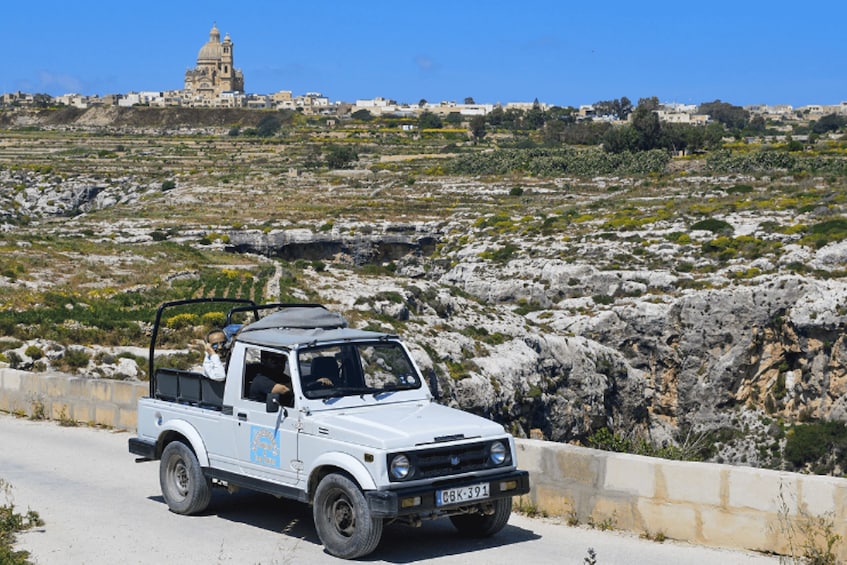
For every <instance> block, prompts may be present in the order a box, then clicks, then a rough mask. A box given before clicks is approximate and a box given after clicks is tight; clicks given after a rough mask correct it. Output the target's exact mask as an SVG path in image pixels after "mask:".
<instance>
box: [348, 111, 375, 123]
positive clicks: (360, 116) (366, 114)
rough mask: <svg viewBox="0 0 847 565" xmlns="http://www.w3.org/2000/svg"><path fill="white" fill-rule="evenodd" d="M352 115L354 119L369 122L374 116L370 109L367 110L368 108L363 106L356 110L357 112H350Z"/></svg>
mask: <svg viewBox="0 0 847 565" xmlns="http://www.w3.org/2000/svg"><path fill="white" fill-rule="evenodd" d="M350 117H351V118H353V119H354V120H361V121H363V122H369V121H371V119H372V118H373V115H372V114H371V112H370V110H366V109H364V108H362V109H361V110H356V111H355V112H353V113H352V114H350Z"/></svg>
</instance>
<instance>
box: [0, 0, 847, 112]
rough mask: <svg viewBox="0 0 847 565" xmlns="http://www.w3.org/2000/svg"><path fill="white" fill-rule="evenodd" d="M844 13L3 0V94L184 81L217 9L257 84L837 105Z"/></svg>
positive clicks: (812, 6)
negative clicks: (33, 0)
mask: <svg viewBox="0 0 847 565" xmlns="http://www.w3.org/2000/svg"><path fill="white" fill-rule="evenodd" d="M33 6H35V7H37V11H36V10H35V9H34V8H33ZM845 21H847V2H845V1H844V0H823V1H817V2H809V3H781V2H773V1H767V2H766V1H759V0H735V1H732V2H729V1H725V0H712V1H711V2H685V1H684V0H682V1H680V0H677V1H674V2H671V1H665V0H661V1H657V2H649V3H637V2H619V1H617V0H606V1H605V2H602V3H601V2H579V3H576V2H568V1H566V0H536V1H534V2H514V1H511V2H503V1H499V0H496V1H489V2H455V1H453V2H445V1H442V0H429V1H426V2H402V1H400V2H398V1H397V0H392V1H390V2H389V1H384V0H369V1H367V2H350V1H346V2H336V1H332V0H324V1H323V2H303V1H302V0H301V1H299V2H289V1H284V2H283V1H276V0H270V1H267V2H234V1H232V0H229V1H226V2H222V1H218V0H209V1H205V2H196V3H195V2H184V1H181V0H171V1H170V2H160V1H158V0H149V1H147V2H144V1H141V2H108V3H107V2H93V1H90V0H76V1H74V2H67V1H65V2H61V3H60V2H57V1H55V0H42V1H41V2H38V3H35V4H32V3H27V2H5V3H4V6H3V9H2V10H0V37H2V39H3V45H4V46H5V53H4V54H3V56H2V59H0V61H2V62H0V92H13V91H17V90H21V91H24V92H31V93H35V92H45V93H48V94H52V95H60V94H65V93H69V92H78V93H82V94H100V95H103V94H110V93H125V92H130V91H139V90H169V89H180V88H182V86H183V76H184V74H185V70H186V69H187V68H190V67H193V66H194V65H195V63H196V59H197V53H198V51H199V50H200V47H202V46H203V44H204V43H205V42H206V41H208V38H209V30H210V29H211V27H212V24H214V23H216V24H217V26H218V28H219V29H220V32H221V37H223V35H224V34H226V33H229V34H230V36H231V38H232V41H233V43H234V44H235V49H234V53H235V66H236V67H238V68H240V69H241V70H242V71H243V72H244V76H245V90H246V91H247V92H250V93H262V94H267V93H272V92H276V91H279V90H291V91H292V92H293V93H294V94H295V95H297V94H303V93H305V92H309V91H317V92H321V93H323V94H324V95H325V96H327V97H328V98H329V99H330V100H332V101H336V100H344V101H350V102H352V101H355V100H356V99H360V98H373V97H376V96H382V97H385V98H390V99H393V100H396V101H398V102H409V103H416V102H418V101H419V100H420V99H426V100H428V101H430V102H437V101H441V100H453V101H457V102H461V101H463V100H464V98H465V97H473V98H474V100H475V101H476V102H480V103H497V102H502V103H506V102H516V101H532V100H534V99H536V98H537V99H538V100H539V101H541V102H546V103H548V104H555V105H560V106H579V105H580V104H590V103H592V102H596V101H599V100H611V99H615V98H620V97H623V96H626V97H628V98H629V99H630V100H632V102H633V103H636V102H637V101H638V99H639V98H642V97H649V96H657V97H658V98H659V99H660V100H661V101H662V102H681V103H687V104H698V103H700V102H709V101H713V100H716V99H720V100H723V101H725V102H730V103H733V104H738V105H747V104H791V105H794V106H802V105H805V104H813V103H819V104H837V103H839V102H841V101H843V100H847V39H845V29H844V23H845Z"/></svg>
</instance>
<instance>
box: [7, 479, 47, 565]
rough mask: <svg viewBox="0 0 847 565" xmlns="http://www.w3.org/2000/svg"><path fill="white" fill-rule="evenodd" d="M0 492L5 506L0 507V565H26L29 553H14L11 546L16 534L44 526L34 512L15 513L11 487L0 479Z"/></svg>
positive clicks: (42, 521)
mask: <svg viewBox="0 0 847 565" xmlns="http://www.w3.org/2000/svg"><path fill="white" fill-rule="evenodd" d="M0 492H2V493H3V497H4V498H5V504H3V505H2V506H0V563H2V564H3V565H28V564H29V563H30V561H29V559H28V557H29V552H28V551H23V550H19V551H16V550H15V549H14V548H13V547H12V546H13V545H14V543H15V537H16V534H18V533H19V532H23V531H26V530H29V529H31V528H37V527H39V526H43V525H44V520H42V519H41V517H40V516H39V515H38V512H35V511H34V510H28V511H27V512H26V514H21V513H19V512H17V511H15V505H14V504H13V503H12V502H11V500H12V485H10V484H9V483H7V482H6V481H5V480H4V479H2V478H0Z"/></svg>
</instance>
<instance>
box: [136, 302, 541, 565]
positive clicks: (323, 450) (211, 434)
mask: <svg viewBox="0 0 847 565" xmlns="http://www.w3.org/2000/svg"><path fill="white" fill-rule="evenodd" d="M200 302H219V303H230V304H227V308H229V310H228V312H227V317H226V321H227V324H226V326H227V330H229V331H232V329H233V328H238V331H237V333H234V334H233V335H232V336H231V338H230V342H229V348H230V351H229V360H228V367H227V376H226V379H225V381H213V380H210V379H208V378H207V377H205V376H204V375H203V374H202V372H196V371H185V370H177V369H172V368H165V367H154V358H155V347H156V341H157V335H158V334H159V331H160V325H161V320H162V312H163V311H164V310H165V309H166V308H175V307H179V306H184V305H194V304H196V303H200ZM232 303H235V306H233V305H232ZM240 315H244V316H245V317H246V316H249V318H250V321H249V323H244V324H241V325H238V324H236V323H234V321H235V320H236V318H238V316H240ZM257 375H264V376H265V377H269V378H270V379H272V380H273V381H274V382H277V383H281V384H285V385H286V387H287V388H289V389H290V392H285V393H280V392H275V393H274V392H271V393H267V394H265V395H264V397H263V398H261V399H257V398H256V396H255V394H254V395H253V398H251V384H252V381H253V380H254V379H255V378H257ZM433 383H434V379H433ZM434 390H437V389H434ZM137 429H138V434H137V437H133V438H131V439H130V440H129V451H130V452H131V453H133V454H135V455H137V456H139V458H138V460H139V461H147V460H160V467H159V481H160V484H161V488H162V495H163V496H164V499H165V501H166V502H167V504H168V507H169V508H170V509H171V510H172V511H173V512H176V513H180V514H193V513H198V512H202V511H203V510H204V509H206V508H207V506H208V505H209V503H210V499H211V488H212V486H215V485H219V486H225V487H229V488H234V487H245V488H249V489H253V490H256V491H261V492H266V493H271V494H273V495H276V496H279V497H286V498H291V499H294V500H297V501H301V502H305V503H310V504H312V506H313V514H314V521H315V527H316V529H317V533H318V536H319V537H320V539H321V542H322V543H323V544H324V547H325V548H326V551H328V552H329V553H331V554H333V555H335V556H338V557H343V558H355V557H359V556H362V555H366V554H368V553H370V552H372V551H373V550H374V549H375V548H376V546H377V544H378V543H379V540H380V537H381V535H382V529H383V525H384V524H386V523H388V522H390V521H402V522H404V523H407V524H410V525H419V524H420V523H421V520H423V519H434V518H442V517H447V518H449V519H450V520H451V521H452V523H453V525H454V526H455V527H456V528H457V529H458V530H459V531H460V532H462V533H465V534H468V535H470V536H488V535H492V534H494V533H496V532H498V531H500V530H501V529H502V528H503V527H504V526H505V525H506V523H507V521H508V519H509V515H510V513H511V510H512V497H513V496H516V495H520V494H524V493H527V492H528V491H529V478H528V474H527V473H526V472H525V471H519V470H518V469H517V467H516V462H515V445H514V440H513V438H512V437H511V436H510V435H509V434H508V433H506V432H505V431H504V429H503V427H502V426H500V425H499V424H496V423H494V422H492V421H490V420H487V419H484V418H481V417H479V416H475V415H472V414H469V413H466V412H463V411H460V410H456V409H453V408H448V407H446V406H442V405H440V404H438V403H437V402H435V401H434V397H433V394H432V393H431V392H430V388H429V387H428V386H427V383H425V382H424V380H423V378H422V375H421V373H420V371H419V370H418V368H417V366H416V364H415V362H414V361H413V359H412V357H411V355H410V354H409V352H408V350H407V349H406V347H405V346H404V344H403V343H402V342H401V340H400V339H399V338H398V337H397V336H395V335H391V334H387V333H381V332H374V331H363V330H356V329H351V328H348V327H347V324H346V322H345V320H344V318H343V317H341V316H340V315H339V314H337V313H334V312H331V311H329V310H327V309H326V308H324V307H323V306H319V305H302V304H301V305H281V304H269V305H256V304H253V303H252V302H249V301H243V300H230V299H196V300H183V301H178V302H171V303H167V304H163V305H162V306H161V307H160V308H159V310H158V312H157V313H156V319H155V322H154V326H153V337H152V339H151V344H150V394H149V397H144V398H141V399H139V401H138V427H137Z"/></svg>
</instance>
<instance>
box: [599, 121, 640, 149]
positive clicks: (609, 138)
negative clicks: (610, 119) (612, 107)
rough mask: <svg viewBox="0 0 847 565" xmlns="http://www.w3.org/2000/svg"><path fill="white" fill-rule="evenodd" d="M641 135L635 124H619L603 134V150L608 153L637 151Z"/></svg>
mask: <svg viewBox="0 0 847 565" xmlns="http://www.w3.org/2000/svg"><path fill="white" fill-rule="evenodd" d="M639 139H640V137H639V135H638V132H637V131H636V130H635V128H634V127H633V126H630V125H626V126H617V127H613V128H611V129H609V130H608V131H607V132H606V134H605V135H604V136H603V150H604V151H606V152H607V153H623V152H624V151H637V150H638V144H639Z"/></svg>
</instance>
